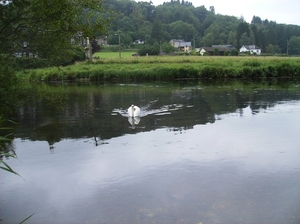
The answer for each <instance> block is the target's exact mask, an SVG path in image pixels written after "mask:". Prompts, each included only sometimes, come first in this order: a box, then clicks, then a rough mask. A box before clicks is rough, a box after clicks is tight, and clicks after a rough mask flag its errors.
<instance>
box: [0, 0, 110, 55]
mask: <svg viewBox="0 0 300 224" xmlns="http://www.w3.org/2000/svg"><path fill="white" fill-rule="evenodd" d="M0 9H1V11H0V12H1V21H0V53H4V54H11V53H14V52H16V51H17V50H19V49H21V48H23V47H25V46H26V47H27V49H28V51H30V52H32V53H34V54H36V55H38V56H39V57H44V58H53V57H55V58H58V57H60V58H64V57H66V56H67V55H68V54H67V52H68V51H67V50H68V49H70V47H71V45H72V43H71V41H70V40H71V39H72V38H74V37H75V36H76V35H77V36H82V37H89V38H90V39H92V38H93V37H94V35H95V34H96V33H98V32H101V31H104V30H105V25H106V24H107V21H108V20H107V19H104V18H103V17H101V16H102V14H101V13H103V12H104V8H103V6H102V1H101V0H100V1H99V0H73V1H69V0H52V1H40V0H14V1H11V2H10V3H9V4H6V5H3V4H1V5H0Z"/></svg>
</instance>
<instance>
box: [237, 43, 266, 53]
mask: <svg viewBox="0 0 300 224" xmlns="http://www.w3.org/2000/svg"><path fill="white" fill-rule="evenodd" d="M246 52H249V53H250V54H256V55H261V49H260V48H259V47H257V46H255V45H243V46H242V47H241V48H240V53H246Z"/></svg>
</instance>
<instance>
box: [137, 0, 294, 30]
mask: <svg viewBox="0 0 300 224" xmlns="http://www.w3.org/2000/svg"><path fill="white" fill-rule="evenodd" d="M136 1H137V2H138V1H142V0H136ZM144 1H148V2H150V0H144ZM180 1H181V0H180ZM188 1H189V2H192V3H193V5H194V6H195V7H197V6H202V5H204V6H205V8H206V9H207V10H209V7H210V6H214V7H215V13H216V14H222V15H230V16H236V17H238V18H240V17H241V16H243V17H244V19H245V20H246V21H247V22H248V23H250V22H251V20H252V17H253V16H254V15H255V16H259V17H260V18H261V19H262V20H265V19H268V20H269V21H276V23H285V24H294V25H300V0H188ZM163 2H170V0H152V3H153V5H156V6H157V5H160V4H163Z"/></svg>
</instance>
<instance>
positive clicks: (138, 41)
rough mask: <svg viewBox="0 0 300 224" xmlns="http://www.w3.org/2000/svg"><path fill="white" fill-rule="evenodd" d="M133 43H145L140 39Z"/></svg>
mask: <svg viewBox="0 0 300 224" xmlns="http://www.w3.org/2000/svg"><path fill="white" fill-rule="evenodd" d="M133 43H134V44H144V43H145V42H144V41H142V40H141V39H138V40H135V41H134V42H133Z"/></svg>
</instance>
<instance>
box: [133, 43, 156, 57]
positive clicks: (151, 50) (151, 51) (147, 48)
mask: <svg viewBox="0 0 300 224" xmlns="http://www.w3.org/2000/svg"><path fill="white" fill-rule="evenodd" d="M138 53H139V55H141V56H145V55H147V54H148V55H158V54H159V46H158V45H144V46H143V47H142V48H141V49H140V50H139V51H138Z"/></svg>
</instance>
